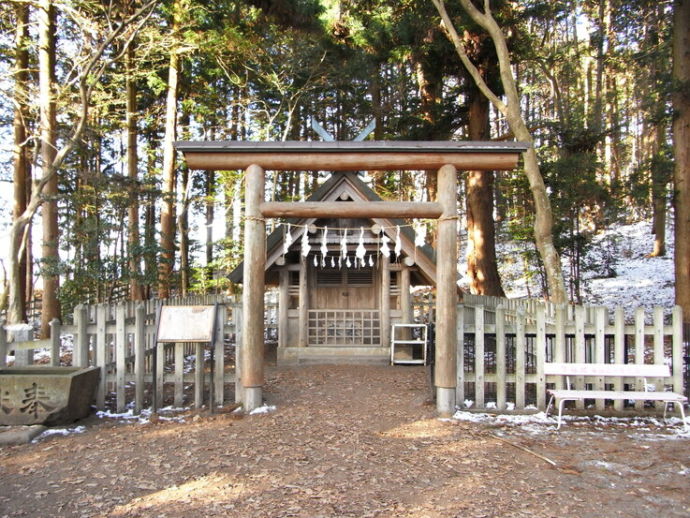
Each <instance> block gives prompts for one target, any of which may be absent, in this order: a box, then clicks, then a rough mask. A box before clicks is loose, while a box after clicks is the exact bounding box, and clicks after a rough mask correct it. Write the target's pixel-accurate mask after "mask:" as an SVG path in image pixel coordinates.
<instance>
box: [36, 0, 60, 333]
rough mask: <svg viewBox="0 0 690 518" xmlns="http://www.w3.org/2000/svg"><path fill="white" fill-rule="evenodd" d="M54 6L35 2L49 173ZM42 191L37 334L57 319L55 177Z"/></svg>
mask: <svg viewBox="0 0 690 518" xmlns="http://www.w3.org/2000/svg"><path fill="white" fill-rule="evenodd" d="M55 32H56V31H55V6H54V5H53V3H52V0H40V1H39V2H38V41H39V49H38V81H39V103H40V129H41V171H42V174H43V175H46V176H47V175H50V166H51V165H52V163H53V161H54V160H55V156H56V154H57V153H56V113H55V109H56V108H55ZM43 194H44V196H45V198H46V201H45V202H44V203H43V210H42V219H43V243H42V247H41V251H42V256H43V257H42V261H43V265H42V271H43V274H42V275H43V304H42V311H41V331H40V335H41V337H43V338H45V337H48V336H50V325H49V324H50V322H51V321H52V320H53V319H54V318H60V301H59V299H58V289H59V288H60V277H59V275H58V270H57V268H58V264H59V261H60V256H59V253H58V250H59V248H58V244H59V243H58V239H59V230H58V211H57V194H58V177H57V175H50V180H49V181H48V183H47V184H46V186H45V188H44V190H43Z"/></svg>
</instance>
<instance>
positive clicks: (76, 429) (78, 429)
mask: <svg viewBox="0 0 690 518" xmlns="http://www.w3.org/2000/svg"><path fill="white" fill-rule="evenodd" d="M85 431H86V426H73V427H72V428H48V429H47V430H46V431H45V432H43V433H42V434H41V435H39V436H38V437H36V438H35V439H34V440H33V441H31V442H38V441H41V440H43V439H45V438H47V437H50V436H51V435H72V434H75V433H84V432H85Z"/></svg>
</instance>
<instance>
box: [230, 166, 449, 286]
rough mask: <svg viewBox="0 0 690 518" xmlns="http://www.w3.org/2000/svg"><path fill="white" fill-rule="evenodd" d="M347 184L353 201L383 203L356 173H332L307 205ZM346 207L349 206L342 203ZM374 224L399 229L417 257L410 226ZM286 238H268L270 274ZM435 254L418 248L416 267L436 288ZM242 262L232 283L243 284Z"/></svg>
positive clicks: (274, 234) (408, 252)
mask: <svg viewBox="0 0 690 518" xmlns="http://www.w3.org/2000/svg"><path fill="white" fill-rule="evenodd" d="M346 184H348V185H349V186H350V187H352V188H351V189H349V190H348V193H349V194H351V195H352V196H353V197H356V198H358V199H359V200H358V201H372V202H376V201H382V200H381V197H380V196H378V195H377V194H376V193H375V192H374V191H373V190H372V189H371V188H370V187H369V186H368V185H367V184H366V183H364V182H363V181H362V179H361V178H360V177H359V175H358V174H357V173H353V172H347V173H333V174H332V175H331V176H330V177H329V178H328V179H327V180H326V181H325V182H324V183H323V184H321V185H320V186H319V187H318V188H317V189H316V190H315V191H314V192H313V193H312V195H311V196H310V197H309V199H308V200H307V201H324V200H326V199H327V198H328V197H331V196H333V195H334V194H337V193H339V192H341V190H339V188H340V187H341V186H343V185H346ZM343 203H347V202H343ZM372 221H375V222H378V223H380V224H382V226H383V227H384V228H386V229H388V232H390V229H391V228H395V227H396V226H400V234H401V238H402V249H403V252H405V254H406V255H408V256H414V255H415V254H414V248H415V246H414V241H415V235H414V231H413V230H412V229H411V228H410V227H409V226H407V223H406V222H405V221H403V220H401V219H395V218H392V219H380V218H372ZM311 222H312V220H306V219H297V218H292V219H288V220H287V223H290V224H292V225H306V224H309V223H311ZM302 231H303V229H301V228H300V227H296V228H295V232H300V233H299V234H296V233H293V239H294V242H297V241H298V239H299V237H300V235H301V232H302ZM284 237H285V233H284V232H283V229H282V228H280V227H279V228H277V229H276V230H274V231H273V232H271V234H270V235H269V236H268V238H267V239H266V270H268V269H269V268H270V267H271V266H273V264H274V263H275V260H276V259H277V258H278V257H279V256H280V255H281V254H280V253H279V251H280V250H282V247H283V240H284ZM389 237H390V238H391V240H392V239H393V238H394V235H393V234H392V233H391V234H389ZM435 255H436V253H435V250H434V249H433V248H432V247H431V246H429V245H424V246H423V247H418V248H417V254H416V257H417V260H418V261H417V266H418V267H419V269H420V273H421V274H422V275H423V277H425V278H426V279H427V280H428V281H429V282H430V283H432V284H435V280H436V271H435V270H436V268H435V262H436V257H435ZM242 269H243V262H242V263H240V264H239V265H238V266H237V267H236V268H235V269H234V270H233V271H232V272H231V273H230V276H229V277H230V280H231V281H233V282H237V283H241V282H242V275H243V271H242Z"/></svg>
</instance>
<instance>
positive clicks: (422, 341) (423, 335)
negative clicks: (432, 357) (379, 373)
mask: <svg viewBox="0 0 690 518" xmlns="http://www.w3.org/2000/svg"><path fill="white" fill-rule="evenodd" d="M415 329H417V330H419V335H420V338H417V339H408V338H405V339H399V338H397V337H398V332H397V331H404V330H410V333H409V334H410V335H412V334H413V333H412V331H413V330H415ZM426 342H427V327H426V325H425V324H393V325H392V326H391V365H426V349H427V348H426ZM398 346H400V347H401V348H402V347H404V348H406V349H407V350H409V351H410V357H409V358H396V354H395V349H396V347H398ZM415 349H419V350H420V352H421V353H422V357H421V358H415V357H414V352H415Z"/></svg>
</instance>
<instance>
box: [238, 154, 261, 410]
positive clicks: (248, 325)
mask: <svg viewBox="0 0 690 518" xmlns="http://www.w3.org/2000/svg"><path fill="white" fill-rule="evenodd" d="M245 178H246V180H245V181H246V195H245V222H244V266H243V268H244V269H243V282H244V289H243V290H242V331H243V332H242V386H243V387H244V401H243V405H244V411H245V412H251V411H252V410H254V409H255V408H258V407H260V406H261V405H262V404H263V385H264V288H265V286H264V275H265V265H266V222H265V220H264V219H263V216H262V215H261V210H260V208H259V207H260V204H261V203H262V202H263V201H264V185H265V180H264V170H263V169H262V168H261V167H259V166H258V165H250V166H249V167H248V168H247V170H246V173H245Z"/></svg>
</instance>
